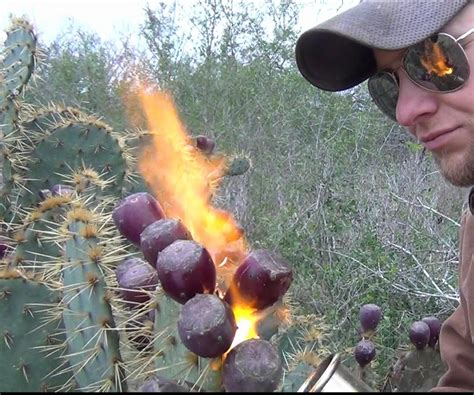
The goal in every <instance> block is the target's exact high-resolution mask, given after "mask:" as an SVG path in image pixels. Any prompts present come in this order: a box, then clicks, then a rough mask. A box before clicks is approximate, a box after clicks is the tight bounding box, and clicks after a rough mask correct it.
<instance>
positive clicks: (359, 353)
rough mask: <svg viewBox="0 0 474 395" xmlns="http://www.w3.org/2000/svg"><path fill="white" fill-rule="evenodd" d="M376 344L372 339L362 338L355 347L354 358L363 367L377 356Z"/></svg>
mask: <svg viewBox="0 0 474 395" xmlns="http://www.w3.org/2000/svg"><path fill="white" fill-rule="evenodd" d="M375 353H376V352H375V345H374V343H372V342H371V341H370V340H367V339H362V340H361V341H360V342H359V343H357V345H356V346H355V348H354V358H355V360H356V361H357V363H358V364H359V366H360V367H361V368H363V367H364V366H366V365H367V364H369V363H370V362H371V361H372V360H373V359H374V357H375Z"/></svg>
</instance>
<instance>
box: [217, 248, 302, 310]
mask: <svg viewBox="0 0 474 395" xmlns="http://www.w3.org/2000/svg"><path fill="white" fill-rule="evenodd" d="M292 280H293V271H292V269H291V268H290V266H289V264H288V262H287V261H286V260H285V259H284V258H283V257H282V256H281V255H279V254H278V253H276V252H274V251H270V250H265V249H260V250H255V251H252V252H251V253H249V254H248V255H247V256H246V257H245V258H244V260H243V261H242V263H241V264H240V265H239V267H238V268H237V270H236V271H235V273H234V275H233V277H232V281H231V284H230V286H229V289H228V291H227V292H226V295H225V300H226V301H227V302H228V303H229V304H230V305H232V304H233V303H235V302H236V301H239V300H240V301H244V303H246V304H247V305H249V306H250V307H253V308H255V309H257V310H261V309H264V308H266V307H268V306H271V305H272V304H274V303H275V302H276V301H278V300H279V299H281V297H282V296H283V295H284V294H285V293H286V291H288V288H289V287H290V285H291V282H292Z"/></svg>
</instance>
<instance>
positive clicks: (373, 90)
mask: <svg viewBox="0 0 474 395" xmlns="http://www.w3.org/2000/svg"><path fill="white" fill-rule="evenodd" d="M472 33H474V27H473V28H471V29H469V30H468V31H467V32H465V33H463V34H462V35H461V36H459V37H458V38H455V37H453V36H452V35H450V34H448V33H443V32H440V33H436V34H433V35H431V36H430V37H428V38H426V39H425V40H423V41H422V42H421V43H425V42H426V40H431V41H432V42H437V41H438V37H440V36H441V37H447V38H448V39H450V40H452V42H453V45H457V46H458V47H459V50H460V53H462V56H463V58H464V60H465V62H466V66H467V69H466V72H467V75H466V76H465V78H464V81H462V82H461V83H460V84H459V85H457V86H456V87H454V88H453V89H439V88H437V89H430V88H429V87H427V86H426V85H423V84H422V83H421V82H420V81H418V80H417V79H416V78H415V77H413V76H412V75H411V73H409V72H408V71H407V67H406V64H407V63H406V62H407V56H408V54H410V51H411V50H412V49H413V48H414V47H418V46H419V45H420V43H417V44H415V45H413V46H411V47H409V48H407V50H406V51H405V53H404V55H403V59H402V66H401V67H402V68H403V69H404V70H405V72H406V74H407V76H408V78H409V79H410V81H412V82H413V83H414V84H415V85H417V86H419V87H420V88H422V89H424V90H427V91H430V92H436V93H449V92H454V91H457V90H458V89H461V88H462V87H463V86H464V85H465V83H466V82H467V80H468V79H469V75H470V65H469V59H468V57H467V54H466V52H465V50H464V47H463V44H461V43H460V41H461V40H463V39H465V38H466V37H468V36H469V35H471V34H472ZM464 45H466V44H464ZM382 80H385V82H386V84H385V88H386V89H383V88H381V87H380V84H382V83H383V82H381V81H382ZM367 86H368V89H369V93H370V96H371V97H372V100H373V101H374V103H375V104H376V105H377V107H378V108H379V109H380V110H381V111H382V112H383V113H384V114H385V115H387V116H388V117H389V118H391V119H392V120H394V121H395V122H396V121H397V119H396V107H397V102H398V89H399V85H398V77H397V75H396V74H395V72H394V71H390V70H382V71H379V72H377V73H375V74H374V75H373V76H371V77H370V78H369V80H368V83H367ZM377 86H378V87H377ZM387 89H393V90H394V91H395V92H394V95H393V96H389V95H388V94H386V97H385V98H384V97H382V96H383V94H381V92H384V91H385V92H384V93H386V91H387ZM384 99H385V100H384ZM387 99H388V100H389V101H390V102H391V103H387Z"/></svg>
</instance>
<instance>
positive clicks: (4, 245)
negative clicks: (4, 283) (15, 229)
mask: <svg viewBox="0 0 474 395" xmlns="http://www.w3.org/2000/svg"><path fill="white" fill-rule="evenodd" d="M12 251H13V247H12V245H11V241H10V240H9V239H8V238H6V237H5V236H2V235H0V259H3V258H5V257H6V256H7V255H8V254H10V253H11V252H12Z"/></svg>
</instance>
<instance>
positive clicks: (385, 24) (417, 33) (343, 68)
mask: <svg viewBox="0 0 474 395" xmlns="http://www.w3.org/2000/svg"><path fill="white" fill-rule="evenodd" d="M470 1H471V0H385V1H383V0H364V1H363V2H361V3H360V4H358V5H356V6H355V7H352V8H350V9H348V10H347V11H345V12H342V13H340V14H339V15H336V16H335V17H333V18H331V19H328V20H327V21H325V22H323V23H321V24H319V25H317V26H315V27H313V28H312V29H309V30H307V31H306V32H304V33H303V34H302V35H301V36H300V37H299V38H298V40H297V42H296V48H295V55H296V63H297V65H298V68H299V70H300V72H301V74H302V75H303V76H304V77H305V78H306V79H307V80H308V81H309V82H310V83H311V84H313V85H315V86H317V87H318V88H320V89H323V90H327V91H340V90H344V89H349V88H352V87H353V86H355V85H358V84H360V83H361V82H363V81H365V80H366V79H367V78H369V77H370V76H371V75H372V74H373V73H374V72H375V70H376V64H375V59H374V56H373V52H372V48H379V49H401V48H405V47H408V46H410V45H412V44H414V43H416V42H419V41H421V40H423V39H425V38H426V37H428V36H429V35H431V34H432V33H435V32H437V31H439V30H440V29H441V28H442V27H443V26H444V25H446V24H447V23H448V22H449V21H450V20H451V19H452V18H453V17H454V16H455V15H456V14H457V13H458V12H459V11H461V9H462V8H463V7H464V6H465V5H467V4H468V3H469V2H470Z"/></svg>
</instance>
